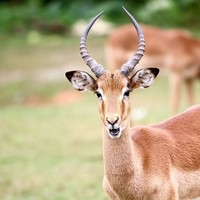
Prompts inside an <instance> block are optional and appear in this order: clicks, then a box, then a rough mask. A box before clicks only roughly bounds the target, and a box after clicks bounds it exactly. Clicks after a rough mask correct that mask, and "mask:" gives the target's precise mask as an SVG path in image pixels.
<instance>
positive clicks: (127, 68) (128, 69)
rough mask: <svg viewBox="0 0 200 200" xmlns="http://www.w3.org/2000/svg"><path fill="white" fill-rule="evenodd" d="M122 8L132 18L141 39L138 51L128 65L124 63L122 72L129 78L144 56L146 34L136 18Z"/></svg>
mask: <svg viewBox="0 0 200 200" xmlns="http://www.w3.org/2000/svg"><path fill="white" fill-rule="evenodd" d="M122 8H123V9H124V11H125V12H126V13H127V15H128V16H129V17H130V19H131V21H132V23H133V25H134V26H135V29H136V30H137V34H138V37H139V45H138V49H137V51H136V52H135V54H134V55H133V56H132V57H131V58H129V60H128V61H127V62H126V63H124V64H123V65H122V66H121V69H120V71H121V72H122V73H123V74H124V75H125V76H128V75H129V74H130V72H131V71H132V70H133V69H134V67H135V66H136V65H137V64H138V63H139V61H140V59H141V58H142V56H143V55H144V51H145V40H144V34H143V32H142V29H141V27H140V25H139V24H138V23H137V21H136V20H135V19H134V17H133V16H132V15H131V14H130V13H129V12H128V11H127V10H126V8H124V7H123V6H122Z"/></svg>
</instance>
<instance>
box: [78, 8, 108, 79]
mask: <svg viewBox="0 0 200 200" xmlns="http://www.w3.org/2000/svg"><path fill="white" fill-rule="evenodd" d="M102 14H103V11H102V12H100V13H99V14H98V15H97V16H96V17H94V19H93V20H92V21H91V22H90V23H89V24H88V26H87V27H86V29H85V31H84V32H83V34H82V36H81V40H80V54H81V56H82V59H83V60H84V62H85V63H86V65H88V66H89V68H90V69H91V70H92V72H93V73H94V74H95V75H96V77H97V78H99V77H100V76H101V75H102V74H103V73H104V72H105V70H104V68H103V67H102V65H100V64H98V63H97V62H96V60H94V59H93V58H92V57H91V56H90V54H89V52H88V50H87V45H86V41H87V36H88V33H89V31H90V29H91V27H92V26H93V24H94V23H95V21H96V20H97V19H98V18H99V17H100V16H101V15H102Z"/></svg>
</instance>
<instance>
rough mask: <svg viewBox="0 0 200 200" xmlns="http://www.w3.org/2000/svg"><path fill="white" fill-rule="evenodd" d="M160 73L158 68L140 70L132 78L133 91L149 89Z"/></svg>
mask: <svg viewBox="0 0 200 200" xmlns="http://www.w3.org/2000/svg"><path fill="white" fill-rule="evenodd" d="M158 73H159V69H158V68H145V69H141V70H138V71H137V72H136V73H135V74H134V75H133V76H132V77H131V78H130V86H129V87H131V88H132V89H134V88H147V87H149V86H150V85H151V84H152V83H153V81H154V80H155V78H156V76H157V75H158Z"/></svg>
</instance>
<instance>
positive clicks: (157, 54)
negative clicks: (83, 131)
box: [106, 24, 200, 113]
mask: <svg viewBox="0 0 200 200" xmlns="http://www.w3.org/2000/svg"><path fill="white" fill-rule="evenodd" d="M141 27H142V30H143V32H144V35H145V40H146V44H147V45H146V50H145V57H144V59H143V60H142V61H141V62H140V65H139V66H149V65H150V66H151V65H156V66H159V68H160V69H161V70H162V71H167V72H169V73H168V74H169V78H170V86H171V106H172V112H173V113H176V112H177V111H178V107H179V104H180V89H181V84H182V81H183V82H184V83H185V85H186V90H187V100H188V104H189V105H191V104H193V103H194V94H193V82H194V80H195V79H197V78H200V40H198V39H194V38H193V37H192V36H191V35H190V34H189V33H188V32H186V31H183V30H164V29H159V28H155V27H151V26H145V25H142V26H141ZM137 44H138V43H137V34H136V33H135V32H134V31H133V29H132V25H131V24H130V25H125V26H122V27H119V28H117V29H116V30H114V31H113V32H112V33H111V34H110V36H109V38H108V40H107V44H106V58H107V63H108V66H109V67H110V69H111V70H112V71H115V70H116V69H118V68H119V67H120V66H121V65H122V64H123V63H124V62H126V61H127V59H128V58H129V57H130V55H131V54H132V52H133V51H134V50H136V49H137Z"/></svg>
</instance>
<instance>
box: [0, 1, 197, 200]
mask: <svg viewBox="0 0 200 200" xmlns="http://www.w3.org/2000/svg"><path fill="white" fill-rule="evenodd" d="M122 5H124V6H125V7H126V8H127V9H128V10H129V11H130V12H131V13H132V14H133V15H134V16H135V17H136V19H137V20H138V21H139V22H141V23H145V24H151V25H155V26H158V27H164V28H184V29H186V30H189V31H191V33H192V34H193V36H194V37H197V38H199V37H200V23H199V21H200V15H199V12H200V1H199V0H178V1H172V0H151V1H149V0H141V1H133V0H130V1H128V0H127V1H126V3H124V2H123V1H117V2H116V1H113V0H110V1H108V0H107V1H103V0H101V1H98V2H97V1H94V0H85V1H82V0H78V1H75V2H74V1H69V0H68V1H67V0H66V1H64V0H57V1H53V0H51V1H48V0H41V1H39V0H24V1H23V0H10V1H6V0H5V1H2V0H1V1H0V199H3V200H22V199H24V200H25V199H26V200H34V199H37V200H40V199H41V200H44V199H48V200H51V199H52V200H62V199H63V200H64V199H65V200H66V199H67V200H75V199H81V200H83V199H85V200H90V199H91V200H93V199H95V200H98V199H99V200H100V199H106V195H105V193H104V192H103V189H102V177H103V164H102V143H101V123H100V118H99V116H98V109H97V100H96V97H95V96H94V95H93V94H91V93H84V94H82V93H81V94H80V93H78V92H76V91H73V90H72V89H71V86H70V84H69V83H67V81H66V79H65V76H64V73H65V71H67V70H70V69H83V70H85V71H89V69H88V68H87V66H85V64H84V63H83V61H82V59H81V57H80V55H79V34H80V32H82V29H83V28H84V27H85V24H86V23H87V22H88V21H89V20H90V19H91V17H93V16H94V15H96V14H97V13H99V12H100V11H101V10H104V11H105V14H104V16H103V17H102V20H103V22H102V24H101V26H100V25H99V26H100V28H97V27H98V25H96V24H95V27H96V29H95V27H94V30H96V31H92V33H91V36H90V37H89V40H88V49H89V51H90V53H91V55H92V56H93V57H94V58H95V59H96V60H97V61H98V62H99V63H101V64H103V65H104V66H106V62H105V56H104V45H105V42H106V39H107V36H108V34H109V31H110V30H112V28H114V27H116V26H120V25H121V24H125V23H129V19H128V18H127V16H126V15H125V14H124V11H123V10H122V8H121V6H122ZM105 24H106V25H105ZM102 27H103V28H102ZM102 30H104V31H102ZM199 89H200V85H199V82H197V83H196V85H195V91H196V94H195V99H196V103H199V99H200V94H199V92H198V91H200V90H199ZM184 95H185V93H184V90H183V91H182V96H183V97H184ZM183 99H184V98H183ZM133 107H134V108H138V109H139V110H140V111H141V112H142V113H143V114H142V115H144V116H145V117H144V116H143V117H144V118H143V117H142V120H141V121H136V122H135V123H136V124H149V123H155V122H158V121H160V120H163V119H165V118H166V117H168V116H170V102H169V86H168V82H167V77H165V76H163V77H162V76H161V77H159V78H158V80H157V81H156V82H155V84H154V85H153V86H152V87H151V88H149V89H147V90H142V91H140V90H138V91H136V92H135V94H133ZM186 108H187V104H186V102H185V101H184V100H183V101H182V102H181V107H180V110H179V111H182V110H185V109H186ZM94 130H95V131H94Z"/></svg>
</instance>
